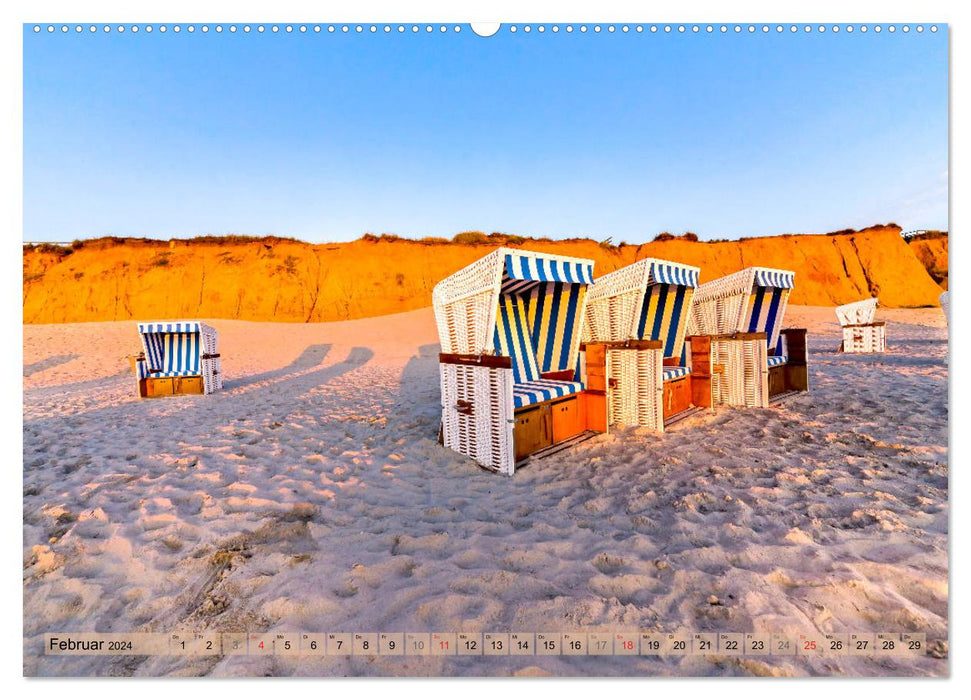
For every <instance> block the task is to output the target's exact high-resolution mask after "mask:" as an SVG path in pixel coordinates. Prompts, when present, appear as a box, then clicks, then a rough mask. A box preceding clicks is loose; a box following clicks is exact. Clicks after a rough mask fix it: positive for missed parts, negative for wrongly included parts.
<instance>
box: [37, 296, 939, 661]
mask: <svg viewBox="0 0 971 700" xmlns="http://www.w3.org/2000/svg"><path fill="white" fill-rule="evenodd" d="M878 319H880V320H884V321H886V322H887V341H888V346H889V347H888V351H887V353H886V354H883V355H875V356H850V355H842V354H837V353H836V348H837V347H838V345H839V326H838V324H837V321H836V316H835V314H834V313H833V310H832V309H831V308H824V307H804V306H790V307H789V311H788V313H787V316H786V321H787V323H786V325H788V326H792V327H806V328H808V329H809V332H810V335H809V343H810V352H811V355H810V382H811V392H810V393H808V394H802V395H799V396H796V397H793V398H790V399H788V400H786V401H785V402H784V403H783V404H781V405H778V406H774V407H772V408H770V409H767V410H755V409H722V410H719V411H717V412H715V413H702V414H699V415H695V416H693V417H691V418H690V419H688V420H686V421H683V422H682V423H680V424H678V425H677V426H675V427H674V428H673V429H671V430H670V431H668V432H667V433H665V434H664V435H662V436H659V435H655V434H652V433H650V432H647V431H644V430H639V429H625V430H618V431H615V432H613V433H611V434H610V435H602V436H598V437H596V438H594V439H591V440H589V441H587V442H584V443H582V444H581V445H579V446H577V447H575V448H571V449H569V450H566V451H564V452H561V453H559V454H556V455H555V456H553V457H550V458H548V459H545V460H539V461H535V462H533V463H530V464H528V465H527V466H526V467H525V468H523V469H521V470H520V471H518V472H517V474H516V475H515V476H514V477H512V478H505V477H501V476H498V475H493V474H490V473H488V472H486V471H484V470H481V469H479V468H478V467H476V465H475V464H474V463H472V462H471V461H470V460H467V459H465V458H463V457H462V456H460V455H457V454H455V453H452V452H450V451H448V450H446V449H444V448H442V447H440V446H439V445H438V444H437V443H436V438H437V434H438V423H439V418H440V415H441V409H440V405H439V400H440V391H439V385H438V382H439V379H438V365H437V354H438V351H439V347H438V339H437V333H436V330H435V324H434V319H433V316H432V312H431V309H419V310H417V311H411V312H407V313H403V314H397V315H393V316H383V317H377V318H370V319H362V320H356V321H345V322H333V323H320V324H279V323H256V322H243V321H223V320H212V321H208V322H209V323H211V324H212V325H214V326H216V327H217V329H218V330H219V333H220V351H221V354H222V358H223V371H224V376H225V382H226V383H225V390H224V391H222V392H220V393H217V394H214V395H211V396H187V397H172V398H165V399H156V400H139V399H138V398H137V397H136V395H135V381H134V378H133V375H132V374H131V372H130V370H129V368H128V363H127V360H126V359H125V356H126V355H129V354H134V353H137V352H138V350H139V349H140V348H139V344H138V336H137V333H136V328H135V323H133V322H119V323H109V322H104V323H82V324H63V325H28V326H24V404H23V410H24V478H23V488H24V531H23V538H24V539H23V565H24V566H23V581H24V589H23V590H24V672H25V674H28V675H78V676H81V675H139V676H155V675H189V676H196V675H214V676H236V675H256V676H262V675H506V674H526V675H534V674H551V675H571V676H572V675H797V676H801V675H827V676H832V675H849V676H858V675H860V676H887V675H906V676H942V675H946V674H947V672H948V660H947V646H946V640H947V634H948V617H947V616H948V466H947V459H948V365H947V328H946V324H945V320H944V316H943V314H942V313H941V310H940V309H939V308H926V309H883V308H881V309H880V310H879V311H878ZM146 320H148V319H146ZM132 630H138V631H153V632H171V631H177V630H183V631H203V630H214V631H227V632H228V631H244V630H248V631H312V632H336V631H340V632H385V631H387V632H410V631H468V632H492V631H498V632H510V631H518V630H523V631H545V630H549V631H553V632H564V631H571V630H576V631H639V630H643V631H652V630H657V631H678V630H690V631H703V632H708V631H729V632H748V631H758V632H789V633H792V634H798V633H799V632H805V631H820V632H824V633H825V632H856V631H861V632H889V631H893V632H896V631H914V632H924V633H926V634H927V642H928V644H927V646H928V652H929V653H927V654H925V655H922V656H901V657H894V658H890V657H887V658H876V657H871V656H819V657H814V658H809V657H766V658H764V659H756V658H736V659H732V658H728V657H718V658H710V659H706V658H699V657H688V658H676V657H666V658H657V657H621V656H616V657H575V658H571V657H540V656H536V657H527V658H518V657H508V658H482V657H475V658H464V657H455V658H444V659H443V658H413V657H402V658H392V657H323V658H316V659H306V658H284V657H266V658H261V657H229V656H227V657H199V658H178V657H117V658H106V657H56V656H44V655H42V653H41V649H42V640H43V635H44V633H46V632H52V631H59V632H60V631H101V632H112V631H132Z"/></svg>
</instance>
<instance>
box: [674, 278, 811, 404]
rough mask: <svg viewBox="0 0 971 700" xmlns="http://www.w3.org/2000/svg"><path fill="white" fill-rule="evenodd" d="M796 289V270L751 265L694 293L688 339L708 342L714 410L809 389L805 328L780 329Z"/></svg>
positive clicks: (764, 401) (764, 402)
mask: <svg viewBox="0 0 971 700" xmlns="http://www.w3.org/2000/svg"><path fill="white" fill-rule="evenodd" d="M794 285H795V273H794V272H791V271H789V270H776V269H772V268H767V267H749V268H746V269H744V270H740V271H738V272H736V273H734V274H731V275H726V276H725V277H722V278H720V279H716V280H712V281H711V282H706V283H704V284H702V285H699V286H698V287H697V288H696V289H695V294H694V299H693V300H692V304H691V317H690V318H689V320H688V336H689V338H690V337H693V336H697V335H705V336H708V337H709V338H710V342H711V363H712V365H711V366H712V373H713V381H712V400H713V403H714V404H715V405H716V406H718V405H729V406H758V407H766V406H768V405H769V403H770V401H771V402H774V401H778V400H779V399H782V398H784V397H785V396H788V395H790V394H793V393H796V392H799V391H808V390H809V371H808V366H807V360H808V352H807V346H806V329H804V328H788V329H781V328H782V323H783V320H784V318H785V312H786V305H787V303H788V301H789V293H790V291H791V290H792V288H793V287H794ZM780 329H781V330H780Z"/></svg>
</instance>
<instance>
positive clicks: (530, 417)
mask: <svg viewBox="0 0 971 700" xmlns="http://www.w3.org/2000/svg"><path fill="white" fill-rule="evenodd" d="M592 282H593V261H592V260H584V259H579V258H568V257H563V256H559V255H547V254H544V253H533V252H529V251H524V250H514V249H510V248H499V249H497V250H495V251H493V252H492V253H490V254H489V255H486V256H485V257H484V258H482V259H480V260H478V261H476V262H474V263H472V264H471V265H469V266H467V267H465V268H463V269H461V270H459V271H458V272H456V273H454V274H453V275H451V276H449V277H447V278H445V279H444V280H442V281H441V282H439V283H438V284H437V285H435V289H434V290H433V292H432V301H433V306H434V309H435V320H436V323H437V325H438V334H439V339H440V341H441V346H442V354H441V355H440V356H439V362H440V365H439V367H440V374H441V386H442V435H441V439H442V442H443V444H444V445H445V446H446V447H448V448H449V449H452V450H455V451H456V452H459V453H461V454H464V455H466V456H468V457H471V458H472V459H473V460H475V461H476V462H478V463H479V464H480V465H482V466H483V467H485V468H487V469H491V470H493V471H498V472H500V473H502V474H510V475H511V474H513V473H514V471H515V468H516V464H517V463H518V462H521V461H522V460H524V459H525V458H527V457H529V456H530V455H534V456H539V455H542V454H548V453H549V452H550V451H551V449H549V448H553V447H554V446H560V447H562V446H563V445H564V444H565V443H571V442H573V441H576V440H579V439H582V436H583V435H584V434H587V432H588V426H589V425H591V424H592V425H593V428H590V429H594V430H596V429H600V430H601V431H602V430H605V429H606V427H605V425H602V424H604V423H605V418H601V419H600V420H599V421H597V420H595V416H596V415H601V416H605V412H606V409H605V405H604V402H603V399H602V397H600V396H596V395H592V396H588V394H589V392H585V391H584V385H583V383H582V382H581V381H580V379H579V371H578V355H579V346H580V326H581V319H582V318H583V309H584V305H585V304H586V297H587V286H588V285H589V284H591V283H592ZM598 400H599V403H598ZM588 404H591V405H590V406H588ZM588 408H589V410H588ZM591 415H592V416H593V417H594V418H591V419H590V420H588V416H591ZM591 420H592V423H591Z"/></svg>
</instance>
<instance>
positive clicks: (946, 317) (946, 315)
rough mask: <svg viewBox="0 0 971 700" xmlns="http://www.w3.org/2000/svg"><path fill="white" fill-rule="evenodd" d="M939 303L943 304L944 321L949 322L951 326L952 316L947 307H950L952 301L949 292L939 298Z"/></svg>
mask: <svg viewBox="0 0 971 700" xmlns="http://www.w3.org/2000/svg"><path fill="white" fill-rule="evenodd" d="M938 301H939V302H940V304H941V309H942V310H943V311H944V320H945V321H947V322H948V323H949V324H950V322H951V315H950V314H949V313H948V309H947V305H948V303H949V301H950V299H949V297H948V293H947V292H944V293H943V294H941V296H940V297H939V298H938Z"/></svg>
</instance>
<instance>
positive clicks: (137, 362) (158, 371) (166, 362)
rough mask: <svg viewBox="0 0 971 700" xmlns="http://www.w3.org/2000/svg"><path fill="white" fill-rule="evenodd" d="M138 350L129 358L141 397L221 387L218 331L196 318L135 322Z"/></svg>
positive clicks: (204, 391) (209, 392) (210, 389)
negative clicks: (135, 354) (189, 319)
mask: <svg viewBox="0 0 971 700" xmlns="http://www.w3.org/2000/svg"><path fill="white" fill-rule="evenodd" d="M138 333H139V335H140V336H141V340H142V353H141V354H140V355H138V356H137V357H133V358H131V359H132V365H133V366H134V370H135V375H136V377H137V378H138V395H139V396H140V397H142V398H149V397H155V396H171V395H174V394H211V393H212V392H214V391H218V390H219V389H222V388H223V376H222V368H221V365H220V358H219V334H218V333H217V332H216V329H215V328H213V327H212V326H210V325H207V324H205V323H202V322H200V321H176V322H166V323H139V324H138Z"/></svg>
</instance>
